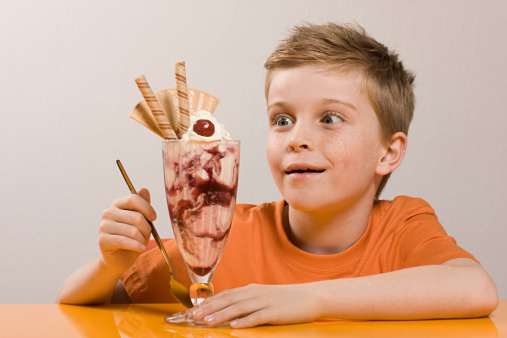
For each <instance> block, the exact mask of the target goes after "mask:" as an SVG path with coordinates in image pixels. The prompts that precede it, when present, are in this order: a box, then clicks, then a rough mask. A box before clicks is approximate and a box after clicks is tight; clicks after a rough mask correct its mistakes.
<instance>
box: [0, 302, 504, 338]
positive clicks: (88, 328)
mask: <svg viewBox="0 0 507 338" xmlns="http://www.w3.org/2000/svg"><path fill="white" fill-rule="evenodd" d="M182 309H183V307H182V306H181V305H176V304H132V305H106V306H73V305H56V304H0V336H1V337H3V336H5V337H19V336H23V337H24V336H37V337H42V336H44V337H46V336H60V337H72V336H74V337H97V336H107V337H192V338H194V337H231V336H233V337H243V338H250V337H282V338H283V337H337V336H345V337H347V336H352V335H353V336H354V337H371V336H373V335H374V336H375V337H408V336H409V337H460V338H462V337H481V338H482V337H486V338H487V337H503V336H505V337H507V300H501V301H500V305H499V307H498V309H497V310H496V311H495V312H494V313H493V314H492V315H491V316H490V317H487V318H477V319H454V320H426V321H344V320H341V321H340V320H328V321H318V322H313V323H306V324H295V325H281V326H270V325H264V326H260V327H255V328H250V329H232V328H231V327H228V326H227V327H218V328H190V327H183V326H178V325H172V324H167V323H165V322H164V317H165V316H167V315H169V314H172V313H175V312H178V311H181V310H182Z"/></svg>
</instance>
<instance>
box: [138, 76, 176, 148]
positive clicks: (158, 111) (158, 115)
mask: <svg viewBox="0 0 507 338" xmlns="http://www.w3.org/2000/svg"><path fill="white" fill-rule="evenodd" d="M135 81H136V83H137V86H138V87H139V90H140V91H141V94H142V95H143V97H144V99H145V101H146V104H147V105H148V107H149V110H150V111H151V113H152V114H153V117H154V120H155V122H156V124H157V126H158V128H159V131H160V132H161V134H162V137H164V138H167V139H175V138H176V134H175V132H174V130H173V129H172V127H171V124H170V123H169V120H168V118H167V116H166V114H165V113H164V111H163V110H162V106H161V105H160V104H159V102H158V100H157V97H156V96H155V94H154V93H153V90H152V89H151V87H150V85H149V84H148V81H146V77H145V76H144V75H141V76H139V77H138V78H136V80H135ZM149 129H152V128H149ZM152 130H153V129H152Z"/></svg>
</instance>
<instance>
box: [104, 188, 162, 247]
mask: <svg viewBox="0 0 507 338" xmlns="http://www.w3.org/2000/svg"><path fill="white" fill-rule="evenodd" d="M140 193H141V195H136V194H131V195H128V196H124V197H122V198H119V199H117V200H115V201H114V202H113V204H112V206H111V207H110V208H109V209H106V210H104V212H103V213H102V222H101V224H100V228H99V233H100V237H99V245H100V247H101V249H102V250H105V251H106V252H109V253H111V252H114V251H117V250H120V249H125V250H131V251H138V252H142V251H144V250H145V249H146V244H147V242H148V240H149V238H150V234H151V226H150V225H149V223H148V221H147V220H146V219H151V220H155V219H156V217H157V216H156V213H155V210H153V208H152V207H151V205H150V204H149V200H150V193H149V192H148V190H146V189H141V190H140Z"/></svg>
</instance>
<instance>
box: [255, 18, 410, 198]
mask: <svg viewBox="0 0 507 338" xmlns="http://www.w3.org/2000/svg"><path fill="white" fill-rule="evenodd" d="M304 65H315V66H319V67H323V68H328V69H329V70H337V71H345V72H348V71H360V72H361V74H362V75H363V86H364V89H365V90H366V93H367V95H368V98H369V100H370V104H371V105H372V107H373V109H374V110H375V113H376V114H377V118H378V120H379V124H380V129H381V136H382V141H383V142H385V144H389V142H390V141H391V137H392V135H393V134H395V133H397V132H403V133H405V135H407V134H408V129H409V126H410V122H411V120H412V117H413V114H414V107H415V96H414V92H413V84H414V79H415V75H414V74H413V73H412V72H410V71H408V70H406V69H405V68H404V67H403V64H402V62H401V61H400V59H399V57H398V55H397V54H396V53H394V52H393V51H390V50H389V49H388V48H387V47H386V46H384V45H383V44H381V43H379V42H377V41H376V40H375V39H373V38H372V37H371V36H369V35H368V34H367V33H366V31H365V30H364V28H362V27H361V26H359V25H351V24H345V25H338V24H335V23H328V24H325V25H315V24H309V23H305V24H303V25H301V26H296V27H294V28H293V29H292V31H291V34H290V35H289V37H288V38H287V39H285V40H283V41H282V42H281V43H280V44H279V45H278V47H277V48H276V49H275V51H274V52H273V53H272V54H271V55H270V56H269V57H268V59H267V61H266V63H265V64H264V67H265V68H266V69H267V76H266V88H265V90H266V97H267V94H268V92H269V86H270V84H271V77H272V75H273V73H274V72H276V71H277V70H282V69H287V68H294V67H300V66H304ZM389 176H390V174H388V175H386V176H384V177H383V178H382V180H381V182H380V184H379V187H378V189H377V193H376V198H378V196H379V195H380V193H381V191H382V189H383V188H384V186H385V184H386V183H387V180H388V179H389Z"/></svg>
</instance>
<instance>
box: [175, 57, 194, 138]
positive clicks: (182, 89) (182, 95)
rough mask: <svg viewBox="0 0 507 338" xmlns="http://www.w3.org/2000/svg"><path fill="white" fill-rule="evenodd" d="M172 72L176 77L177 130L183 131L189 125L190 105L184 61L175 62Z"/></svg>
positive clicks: (181, 132)
mask: <svg viewBox="0 0 507 338" xmlns="http://www.w3.org/2000/svg"><path fill="white" fill-rule="evenodd" d="M174 73H175V77H176V89H177V91H178V110H179V112H180V113H179V116H180V125H179V127H180V128H179V131H180V136H181V134H183V133H185V132H186V131H187V130H188V127H189V126H190V107H189V104H188V88H187V74H186V70H185V62H184V61H181V62H176V63H175V64H174Z"/></svg>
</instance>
